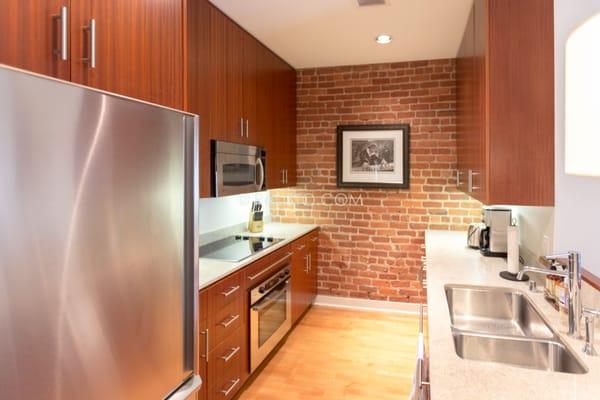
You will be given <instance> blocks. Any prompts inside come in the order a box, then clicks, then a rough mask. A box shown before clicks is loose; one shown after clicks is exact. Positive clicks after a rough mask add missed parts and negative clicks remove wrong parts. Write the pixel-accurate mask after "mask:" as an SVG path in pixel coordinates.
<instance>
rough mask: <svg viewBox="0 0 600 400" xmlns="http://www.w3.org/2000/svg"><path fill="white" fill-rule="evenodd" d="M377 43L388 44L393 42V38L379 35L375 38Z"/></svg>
mask: <svg viewBox="0 0 600 400" xmlns="http://www.w3.org/2000/svg"><path fill="white" fill-rule="evenodd" d="M375 41H376V42H377V43H379V44H388V43H390V42H391V41H392V37H391V36H390V35H379V36H377V37H376V38H375Z"/></svg>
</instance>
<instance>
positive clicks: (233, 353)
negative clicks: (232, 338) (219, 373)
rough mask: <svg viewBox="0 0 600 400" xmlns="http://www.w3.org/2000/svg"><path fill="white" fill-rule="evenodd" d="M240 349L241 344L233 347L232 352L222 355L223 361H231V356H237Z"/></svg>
mask: <svg viewBox="0 0 600 400" xmlns="http://www.w3.org/2000/svg"><path fill="white" fill-rule="evenodd" d="M238 351H240V346H238V347H232V348H231V353H229V354H227V355H226V356H221V358H222V359H223V361H225V362H229V360H231V357H233V356H235V355H236V354H237V352H238Z"/></svg>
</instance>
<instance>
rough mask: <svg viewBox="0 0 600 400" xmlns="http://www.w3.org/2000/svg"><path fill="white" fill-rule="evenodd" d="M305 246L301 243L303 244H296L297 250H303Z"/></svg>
mask: <svg viewBox="0 0 600 400" xmlns="http://www.w3.org/2000/svg"><path fill="white" fill-rule="evenodd" d="M305 247H306V246H305V245H303V244H302V245H300V246H298V251H302V250H304V248H305Z"/></svg>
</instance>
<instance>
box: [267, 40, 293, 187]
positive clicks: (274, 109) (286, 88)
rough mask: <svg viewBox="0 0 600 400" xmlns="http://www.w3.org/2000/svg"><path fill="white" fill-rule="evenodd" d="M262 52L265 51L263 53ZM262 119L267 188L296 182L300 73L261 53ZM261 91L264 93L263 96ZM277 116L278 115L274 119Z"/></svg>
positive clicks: (269, 55) (270, 54) (276, 58)
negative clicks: (297, 110)
mask: <svg viewBox="0 0 600 400" xmlns="http://www.w3.org/2000/svg"><path fill="white" fill-rule="evenodd" d="M259 54H261V53H259ZM259 74H261V76H260V77H259V85H260V88H261V91H264V93H261V92H259V100H258V105H259V109H258V120H259V125H260V128H261V129H263V128H264V132H265V133H264V145H265V148H266V151H267V187H268V188H269V189H276V188H282V187H287V186H294V185H295V184H296V72H295V70H293V69H292V68H290V67H289V66H288V65H287V64H286V63H285V62H284V61H282V60H281V59H280V58H279V57H277V55H275V54H273V53H271V52H270V51H268V50H266V51H265V50H263V52H262V56H259ZM261 94H262V95H263V96H262V97H260V96H261ZM274 115H277V116H278V118H273V116H274Z"/></svg>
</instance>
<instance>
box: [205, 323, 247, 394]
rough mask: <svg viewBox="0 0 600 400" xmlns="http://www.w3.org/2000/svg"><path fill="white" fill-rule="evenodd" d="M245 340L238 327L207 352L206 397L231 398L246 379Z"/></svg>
mask: <svg viewBox="0 0 600 400" xmlns="http://www.w3.org/2000/svg"><path fill="white" fill-rule="evenodd" d="M246 349H247V340H246V335H245V330H244V329H238V330H237V331H236V332H235V333H233V334H232V335H231V336H229V337H228V338H227V339H225V340H224V341H223V342H222V343H221V344H220V345H218V346H217V347H216V348H215V349H214V350H213V351H211V352H210V354H209V361H208V365H209V370H208V385H207V386H208V388H207V389H208V398H209V399H210V400H224V399H232V398H234V397H235V395H236V393H237V392H238V391H239V390H240V388H241V387H242V385H243V384H244V381H245V379H246V374H245V373H244V372H245V368H244V366H245V357H246V354H247V350H246Z"/></svg>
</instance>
